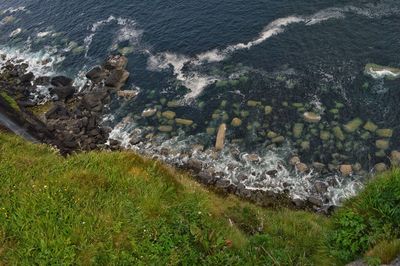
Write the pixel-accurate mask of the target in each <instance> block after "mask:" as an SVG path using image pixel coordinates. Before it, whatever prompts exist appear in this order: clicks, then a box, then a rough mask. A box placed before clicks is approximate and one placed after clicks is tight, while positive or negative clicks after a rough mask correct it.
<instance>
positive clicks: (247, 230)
mask: <svg viewBox="0 0 400 266" xmlns="http://www.w3.org/2000/svg"><path fill="white" fill-rule="evenodd" d="M399 176H400V174H399ZM399 183H400V182H399ZM349 205H350V204H349ZM352 208H354V207H352V206H348V208H346V209H344V210H353V209H352ZM388 208H389V207H388ZM335 219H336V220H335ZM335 219H334V221H335V222H334V223H332V221H330V220H328V219H327V218H326V217H322V216H318V215H316V214H312V213H307V212H302V211H291V210H286V209H282V210H267V209H262V208H259V207H256V206H254V205H252V204H250V203H246V202H243V201H240V200H238V199H237V198H235V197H233V196H229V197H220V196H217V195H215V194H213V193H211V192H209V191H207V190H206V189H204V188H203V187H202V186H200V185H198V184H197V183H195V182H194V181H192V180H191V178H190V177H189V176H187V175H185V174H183V173H180V172H175V171H174V170H172V169H170V168H168V167H166V166H164V165H162V164H160V163H156V162H154V161H150V160H145V159H143V158H141V157H138V156H137V155H135V154H133V153H130V152H113V153H107V152H97V153H94V152H93V153H88V154H79V155H74V156H71V157H69V158H67V159H65V158H62V157H60V156H59V155H58V154H57V153H56V152H55V151H52V150H51V149H50V148H49V147H47V146H44V145H32V144H28V143H26V142H24V141H22V140H20V139H19V138H17V137H14V136H10V135H6V134H2V133H0V265H1V264H2V262H3V263H6V264H10V265H14V264H17V262H18V264H23V265H32V264H57V265H58V264H66V265H68V264H81V265H88V264H95V265H98V264H100V265H110V264H114V265H116V264H117V265H132V264H141V265H163V264H172V265H176V264H184V265H193V264H208V265H221V264H222V265H225V264H227V265H255V264H258V265H338V263H339V262H338V261H335V260H334V259H333V258H332V255H334V256H335V257H338V258H340V259H343V258H342V257H343V256H342V257H340V256H338V255H337V254H339V255H340V254H341V252H343V250H342V249H341V247H342V243H341V242H340V241H341V238H340V236H341V235H343V234H344V235H346V234H347V233H348V232H344V233H343V230H344V231H346V229H347V228H348V226H346V225H345V226H342V225H341V221H342V219H343V218H342V216H341V215H339V214H338V215H337V217H336V218H335ZM332 230H333V231H332ZM332 232H334V233H332ZM351 233H352V232H350V234H351ZM357 237H358V236H356V237H355V238H354V239H355V240H356V241H358V240H359V238H357ZM330 238H333V239H331V240H330V241H329V243H333V244H332V246H329V245H327V244H326V239H330ZM388 239H389V238H388ZM357 243H358V242H357ZM382 243H383V244H382ZM380 245H381V246H379V245H378V246H377V247H375V249H376V250H375V251H374V250H372V251H370V252H375V253H372V255H374V256H376V255H377V254H378V253H379V252H382V250H384V251H385V252H384V253H385V255H387V254H386V253H387V252H386V250H387V246H388V245H386V246H385V242H382V241H381V242H380ZM382 245H383V248H382ZM390 245H391V246H390V247H391V249H392V250H395V251H393V252H396V246H394V244H393V243H392V244H390ZM363 247H364V249H363V250H360V251H357V252H359V253H360V252H364V251H365V247H366V246H365V245H364V246H363ZM345 248H346V249H347V247H345ZM379 250H380V251H379ZM332 251H334V252H332ZM329 254H331V255H329ZM357 254H358V253H357ZM352 255H354V254H352ZM345 259H350V257H349V258H344V260H345ZM339 265H340V264H339Z"/></svg>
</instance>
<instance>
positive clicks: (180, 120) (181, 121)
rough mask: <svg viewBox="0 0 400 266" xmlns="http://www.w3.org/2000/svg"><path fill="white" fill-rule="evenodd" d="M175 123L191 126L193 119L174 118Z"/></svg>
mask: <svg viewBox="0 0 400 266" xmlns="http://www.w3.org/2000/svg"><path fill="white" fill-rule="evenodd" d="M175 123H176V124H178V125H182V126H191V125H193V120H190V119H183V118H175Z"/></svg>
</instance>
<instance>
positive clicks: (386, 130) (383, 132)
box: [376, 128, 393, 138]
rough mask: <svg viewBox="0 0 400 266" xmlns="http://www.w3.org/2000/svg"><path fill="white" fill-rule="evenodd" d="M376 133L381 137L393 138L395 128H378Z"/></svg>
mask: <svg viewBox="0 0 400 266" xmlns="http://www.w3.org/2000/svg"><path fill="white" fill-rule="evenodd" d="M376 134H377V135H378V136H379V137H381V138H391V137H392V136H393V130H392V129H389V128H384V129H378V130H377V131H376Z"/></svg>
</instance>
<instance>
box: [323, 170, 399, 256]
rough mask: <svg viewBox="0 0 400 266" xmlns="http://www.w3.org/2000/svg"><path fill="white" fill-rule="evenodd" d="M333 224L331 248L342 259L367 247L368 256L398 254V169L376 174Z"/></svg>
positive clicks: (348, 202)
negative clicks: (377, 175)
mask: <svg viewBox="0 0 400 266" xmlns="http://www.w3.org/2000/svg"><path fill="white" fill-rule="evenodd" d="M332 224H333V231H332V232H331V233H330V243H329V244H330V247H331V249H330V250H331V253H332V254H333V255H334V256H335V257H337V258H339V259H340V260H341V261H342V262H346V261H349V260H352V259H355V258H357V257H358V256H359V255H360V254H364V253H365V252H367V251H368V250H370V249H372V250H371V251H370V252H368V253H367V254H366V255H367V256H377V257H379V258H380V259H381V260H382V261H384V262H388V261H391V260H393V259H395V258H396V256H398V255H400V245H399V239H400V170H399V169H393V170H392V171H390V172H387V173H385V174H382V175H380V176H379V177H376V178H375V180H373V181H372V182H370V183H369V184H368V185H367V186H366V188H365V189H364V191H362V192H361V193H360V194H359V195H358V196H357V197H356V198H354V199H350V200H348V201H347V202H346V204H345V205H344V206H343V207H342V208H341V209H340V210H339V211H338V212H337V213H336V214H335V216H334V217H333V221H332ZM374 250H375V251H374ZM376 254H378V255H376Z"/></svg>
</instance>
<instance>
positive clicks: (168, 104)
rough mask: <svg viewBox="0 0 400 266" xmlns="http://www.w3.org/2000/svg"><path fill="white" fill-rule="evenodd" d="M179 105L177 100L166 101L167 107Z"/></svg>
mask: <svg viewBox="0 0 400 266" xmlns="http://www.w3.org/2000/svg"><path fill="white" fill-rule="evenodd" d="M179 106H181V104H179V102H177V101H169V102H168V103H167V107H168V108H177V107H179Z"/></svg>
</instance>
